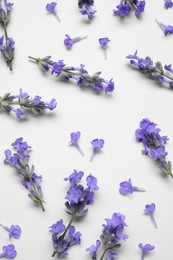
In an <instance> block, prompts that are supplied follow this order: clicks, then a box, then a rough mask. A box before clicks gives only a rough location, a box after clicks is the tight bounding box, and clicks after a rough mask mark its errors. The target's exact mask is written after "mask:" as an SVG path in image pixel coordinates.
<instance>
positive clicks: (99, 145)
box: [90, 139, 105, 162]
mask: <svg viewBox="0 0 173 260" xmlns="http://www.w3.org/2000/svg"><path fill="white" fill-rule="evenodd" d="M104 143H105V141H104V140H103V139H94V140H92V141H91V145H92V146H93V152H92V154H91V157H90V162H92V161H93V158H94V156H95V154H96V152H97V151H99V150H100V149H102V148H103V146H104Z"/></svg>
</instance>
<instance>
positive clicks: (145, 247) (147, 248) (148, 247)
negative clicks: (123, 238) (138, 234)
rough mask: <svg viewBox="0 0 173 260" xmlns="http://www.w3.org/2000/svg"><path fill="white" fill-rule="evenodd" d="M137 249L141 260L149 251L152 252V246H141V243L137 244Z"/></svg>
mask: <svg viewBox="0 0 173 260" xmlns="http://www.w3.org/2000/svg"><path fill="white" fill-rule="evenodd" d="M138 247H139V248H140V249H141V250H142V255H141V260H144V257H145V255H146V254H148V253H149V252H150V251H152V250H154V248H155V247H154V246H152V245H150V244H145V245H143V244H142V243H139V245H138Z"/></svg>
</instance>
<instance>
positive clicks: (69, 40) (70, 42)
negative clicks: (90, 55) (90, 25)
mask: <svg viewBox="0 0 173 260" xmlns="http://www.w3.org/2000/svg"><path fill="white" fill-rule="evenodd" d="M65 37H66V38H65V39H64V45H65V46H66V47H67V48H68V49H70V48H71V47H72V46H73V44H74V43H76V42H79V41H81V40H83V39H86V38H87V36H83V37H80V36H77V37H74V38H71V37H70V35H69V34H65Z"/></svg>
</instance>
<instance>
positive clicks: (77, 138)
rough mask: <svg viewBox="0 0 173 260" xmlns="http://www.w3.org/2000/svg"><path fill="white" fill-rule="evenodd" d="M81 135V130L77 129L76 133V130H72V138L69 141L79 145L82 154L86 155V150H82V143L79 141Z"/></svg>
mask: <svg viewBox="0 0 173 260" xmlns="http://www.w3.org/2000/svg"><path fill="white" fill-rule="evenodd" d="M80 135H81V133H80V131H77V132H76V133H75V132H72V133H71V134H70V137H71V140H70V142H69V143H70V144H73V145H75V146H76V147H77V149H78V151H79V152H80V154H81V155H82V156H84V152H83V151H82V149H81V147H80V145H79V143H78V140H79V138H80Z"/></svg>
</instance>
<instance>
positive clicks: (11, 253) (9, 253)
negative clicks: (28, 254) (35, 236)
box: [0, 244, 17, 259]
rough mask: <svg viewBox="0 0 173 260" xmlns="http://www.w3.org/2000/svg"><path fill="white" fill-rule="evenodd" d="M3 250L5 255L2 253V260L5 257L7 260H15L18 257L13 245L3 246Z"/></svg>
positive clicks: (0, 255) (0, 256) (0, 254)
mask: <svg viewBox="0 0 173 260" xmlns="http://www.w3.org/2000/svg"><path fill="white" fill-rule="evenodd" d="M2 250H3V253H0V258H3V257H5V258H6V259H14V258H15V257H16V256H17V252H16V250H15V246H14V245H13V244H9V245H7V246H3V248H2Z"/></svg>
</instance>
